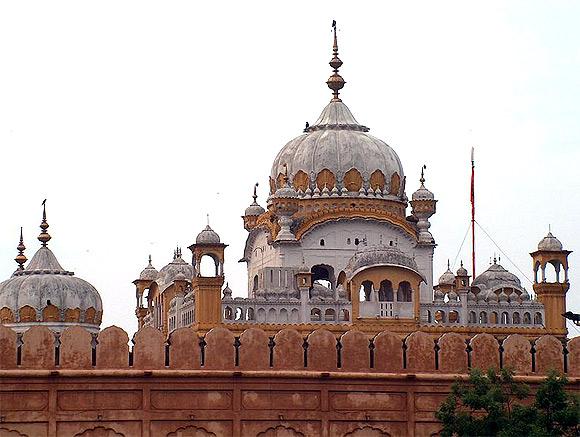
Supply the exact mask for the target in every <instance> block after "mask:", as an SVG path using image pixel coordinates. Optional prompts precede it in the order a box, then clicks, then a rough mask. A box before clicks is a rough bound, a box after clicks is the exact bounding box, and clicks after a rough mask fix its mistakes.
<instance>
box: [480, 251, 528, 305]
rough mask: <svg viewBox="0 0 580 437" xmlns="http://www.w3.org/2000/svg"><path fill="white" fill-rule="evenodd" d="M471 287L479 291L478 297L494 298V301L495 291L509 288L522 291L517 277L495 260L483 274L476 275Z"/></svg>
mask: <svg viewBox="0 0 580 437" xmlns="http://www.w3.org/2000/svg"><path fill="white" fill-rule="evenodd" d="M471 285H472V286H474V287H477V288H478V289H479V290H480V293H479V295H480V297H482V298H488V299H489V298H495V299H496V301H497V295H496V294H495V292H496V291H497V290H500V289H502V288H511V289H513V290H516V291H520V292H521V290H522V289H523V288H522V284H521V282H520V280H519V279H518V277H517V276H516V275H514V274H513V273H510V272H508V271H507V270H506V269H504V268H503V267H502V266H501V265H500V264H498V263H497V260H494V263H493V264H492V265H491V266H489V268H488V269H487V270H486V271H485V272H483V273H481V274H480V275H478V276H477V277H476V278H475V279H474V280H473V283H472V284H471Z"/></svg>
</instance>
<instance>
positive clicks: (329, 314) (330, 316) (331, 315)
mask: <svg viewBox="0 0 580 437" xmlns="http://www.w3.org/2000/svg"><path fill="white" fill-rule="evenodd" d="M324 320H325V321H327V322H331V321H333V320H336V312H335V311H334V310H333V309H332V308H328V309H327V310H326V311H325V312H324Z"/></svg>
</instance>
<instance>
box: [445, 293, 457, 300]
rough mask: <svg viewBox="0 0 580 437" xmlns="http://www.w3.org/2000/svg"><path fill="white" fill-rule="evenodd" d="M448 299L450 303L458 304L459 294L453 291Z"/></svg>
mask: <svg viewBox="0 0 580 437" xmlns="http://www.w3.org/2000/svg"><path fill="white" fill-rule="evenodd" d="M447 297H448V298H449V301H450V302H457V293H456V292H455V291H453V290H451V291H450V292H449V293H447Z"/></svg>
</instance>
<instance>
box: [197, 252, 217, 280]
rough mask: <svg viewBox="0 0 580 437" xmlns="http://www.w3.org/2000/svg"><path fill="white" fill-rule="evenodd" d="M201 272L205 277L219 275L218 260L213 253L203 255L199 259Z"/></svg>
mask: <svg viewBox="0 0 580 437" xmlns="http://www.w3.org/2000/svg"><path fill="white" fill-rule="evenodd" d="M199 274H200V276H203V277H204V278H211V277H214V276H218V275H219V272H218V262H217V260H216V259H215V258H213V257H212V256H211V255H207V254H206V255H203V256H202V257H201V259H200V260H199Z"/></svg>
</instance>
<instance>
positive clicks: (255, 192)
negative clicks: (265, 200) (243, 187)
mask: <svg viewBox="0 0 580 437" xmlns="http://www.w3.org/2000/svg"><path fill="white" fill-rule="evenodd" d="M258 185H259V184H258V182H256V184H255V185H254V195H253V196H252V197H253V198H254V203H256V200H257V199H258Z"/></svg>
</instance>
